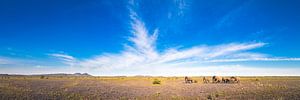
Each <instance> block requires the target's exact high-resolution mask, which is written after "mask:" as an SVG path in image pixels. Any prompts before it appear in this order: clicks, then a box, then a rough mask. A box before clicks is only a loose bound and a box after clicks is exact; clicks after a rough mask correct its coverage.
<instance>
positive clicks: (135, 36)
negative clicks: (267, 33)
mask: <svg viewBox="0 0 300 100" xmlns="http://www.w3.org/2000/svg"><path fill="white" fill-rule="evenodd" d="M131 4H132V5H130V6H134V5H133V4H134V3H131ZM129 11H130V18H131V22H130V25H131V30H130V32H131V33H132V36H131V37H129V38H128V41H130V43H129V44H126V45H125V47H124V48H125V49H124V50H123V51H121V53H119V54H109V53H106V54H102V55H98V56H95V57H92V58H87V59H83V60H80V61H79V62H78V65H79V66H81V67H84V68H91V69H96V70H100V71H101V72H106V73H107V74H109V72H115V73H116V72H118V71H121V73H122V72H123V73H124V72H125V73H127V74H129V73H131V72H136V73H135V74H137V73H140V72H142V73H141V74H147V73H149V72H153V73H154V72H155V71H157V70H160V71H171V70H172V71H173V70H175V69H180V70H183V69H186V70H189V69H190V68H188V67H185V68H181V67H180V66H189V65H191V66H195V64H196V66H197V64H201V63H217V62H240V61H300V59H299V58H278V57H270V56H269V55H267V54H261V53H255V52H250V50H253V49H257V48H260V47H263V46H265V45H267V43H263V42H249V43H229V44H221V45H215V46H207V45H197V46H194V47H191V48H169V49H166V50H162V51H158V50H157V49H156V40H157V36H158V34H159V30H158V29H155V30H153V32H154V33H149V32H150V31H149V30H148V29H147V27H146V24H145V23H144V22H143V21H142V20H141V19H140V18H139V16H138V14H137V12H135V10H134V8H133V7H129ZM56 56H58V57H63V58H71V59H73V58H72V57H68V56H66V57H65V56H62V55H56ZM66 61H68V60H66ZM206 68H207V67H206ZM196 69H197V68H196ZM198 69H199V68H198ZM200 69H201V68H200ZM202 69H203V68H202ZM160 71H158V72H160ZM178 73H179V72H178Z"/></svg>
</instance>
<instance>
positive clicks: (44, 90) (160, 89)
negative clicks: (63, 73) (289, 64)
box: [0, 76, 300, 100]
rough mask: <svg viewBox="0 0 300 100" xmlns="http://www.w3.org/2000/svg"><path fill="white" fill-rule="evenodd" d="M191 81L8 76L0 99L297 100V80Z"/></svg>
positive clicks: (0, 83)
mask: <svg viewBox="0 0 300 100" xmlns="http://www.w3.org/2000/svg"><path fill="white" fill-rule="evenodd" d="M209 78H210V77H209ZM155 79H157V80H159V81H161V83H160V84H153V83H152V82H153V81H154V80H155ZM192 79H193V80H196V81H197V83H192V84H186V83H184V78H183V77H53V76H51V77H47V76H46V77H43V78H41V77H40V76H9V79H7V78H6V79H4V78H3V77H2V78H1V79H0V99H1V100H6V99H38V100H42V99H91V100H95V99H104V100H110V99H122V100H127V99H141V100H144V99H151V100H153V99H161V100H165V99H167V100H170V99H171V100H172V99H174V100H181V99H196V100H197V99H200V100H205V99H247V100H248V99H260V100H266V99H275V100H278V99H279V100H295V99H300V77H240V79H241V82H240V83H236V84H225V83H208V84H204V83H203V82H202V77H192Z"/></svg>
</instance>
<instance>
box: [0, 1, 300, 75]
mask: <svg viewBox="0 0 300 100" xmlns="http://www.w3.org/2000/svg"><path fill="white" fill-rule="evenodd" d="M299 22H300V1H298V0H209V1H208V0H128V1H127V0H25V1H24V0H2V1H0V73H3V74H4V73H9V74H44V73H75V72H87V73H91V74H92V75H166V76H168V75H169V76H172V75H300V74H299V73H297V72H299V71H300V52H299V51H300V46H299V43H300V34H299V32H300V24H299Z"/></svg>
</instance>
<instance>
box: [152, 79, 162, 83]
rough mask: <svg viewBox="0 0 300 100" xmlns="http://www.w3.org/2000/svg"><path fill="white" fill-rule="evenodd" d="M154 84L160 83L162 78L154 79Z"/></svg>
mask: <svg viewBox="0 0 300 100" xmlns="http://www.w3.org/2000/svg"><path fill="white" fill-rule="evenodd" d="M152 84H160V80H158V79H154V81H153V82H152Z"/></svg>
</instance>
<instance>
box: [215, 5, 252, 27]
mask: <svg viewBox="0 0 300 100" xmlns="http://www.w3.org/2000/svg"><path fill="white" fill-rule="evenodd" d="M252 2H253V0H248V1H245V2H244V3H243V4H241V5H240V6H238V7H237V8H235V9H233V10H231V11H229V12H228V13H227V14H225V15H224V16H223V17H222V18H221V19H220V21H219V22H218V23H217V24H216V25H215V28H217V29H219V28H221V27H223V26H225V25H230V24H232V23H233V21H234V19H235V18H236V17H237V16H239V14H240V12H242V11H244V10H245V9H246V8H247V7H248V6H249V5H250V4H251V3H252Z"/></svg>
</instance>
